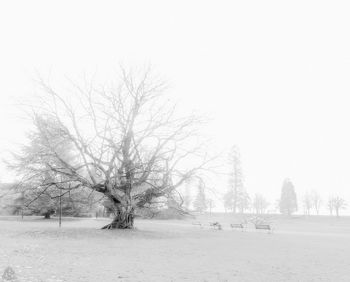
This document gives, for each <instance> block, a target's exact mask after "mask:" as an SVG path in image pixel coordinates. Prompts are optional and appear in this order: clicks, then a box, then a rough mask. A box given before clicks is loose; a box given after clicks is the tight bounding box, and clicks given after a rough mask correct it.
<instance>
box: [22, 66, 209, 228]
mask: <svg viewBox="0 0 350 282" xmlns="http://www.w3.org/2000/svg"><path fill="white" fill-rule="evenodd" d="M39 84H40V86H41V89H42V90H43V99H42V100H41V103H40V106H37V107H34V108H33V111H34V112H35V114H34V115H33V116H34V119H33V120H34V125H35V133H36V134H38V135H40V136H41V138H42V140H44V141H45V142H46V143H45V145H46V147H47V148H48V152H49V154H50V159H54V160H55V161H54V162H49V161H44V164H45V165H31V166H29V167H26V162H28V161H29V160H22V159H17V168H18V170H17V171H18V172H19V173H20V174H21V175H22V177H23V180H22V183H25V182H26V181H27V180H28V179H36V178H37V179H40V177H41V176H42V175H43V174H45V173H46V172H49V173H53V174H55V176H56V177H54V178H52V179H51V181H46V182H42V183H40V181H38V182H37V188H38V189H41V191H46V190H47V189H48V187H53V186H57V185H62V184H65V189H66V190H67V191H69V190H71V189H77V188H80V187H83V188H85V189H90V190H91V191H93V192H98V193H101V195H103V196H104V197H105V198H106V199H107V200H108V201H110V203H111V207H112V209H113V213H114V219H113V221H112V222H111V223H110V224H108V225H106V226H104V227H103V228H107V229H111V228H132V227H133V222H134V213H135V209H136V208H148V207H150V206H152V205H153V204H154V202H159V201H163V200H164V199H165V198H166V197H167V196H168V195H171V193H173V192H174V191H176V189H177V188H178V187H180V186H181V185H182V184H183V183H184V182H185V181H186V180H188V179H190V178H191V177H193V176H194V175H195V174H196V173H197V172H198V171H199V170H201V169H204V167H205V165H206V164H208V162H209V161H210V160H209V159H208V158H207V157H206V155H205V154H202V153H201V150H200V148H201V144H199V142H198V126H199V124H200V123H201V122H202V119H201V118H199V117H197V116H194V115H190V116H185V117H181V116H179V115H178V114H177V111H176V107H175V106H174V105H173V104H171V103H170V102H169V99H167V98H166V97H164V95H163V92H164V90H165V84H164V83H163V82H162V81H160V80H158V79H155V78H154V77H152V76H151V73H150V71H146V72H144V73H142V74H141V75H140V74H137V73H135V72H132V71H126V70H125V69H122V70H121V75H120V80H119V81H118V84H117V85H116V86H114V85H111V86H108V87H107V86H105V85H104V86H96V85H95V84H94V83H92V82H86V83H85V85H84V86H81V85H80V84H76V83H73V82H72V89H71V90H72V91H70V92H69V93H68V96H67V95H64V92H60V91H58V90H56V89H54V88H53V87H52V86H51V85H50V84H49V83H48V82H46V81H44V80H43V79H40V80H39ZM37 117H43V120H46V119H50V120H52V121H54V123H56V124H57V125H58V126H57V127H56V129H54V128H52V127H51V126H49V125H48V124H47V123H45V122H37V120H38V119H37ZM57 128H59V135H60V136H61V139H62V142H67V143H69V144H70V146H71V151H72V154H73V155H74V156H75V157H74V159H73V160H67V159H65V158H64V156H63V155H62V154H61V152H60V151H59V150H58V148H59V146H58V145H57V144H55V142H53V139H52V136H53V135H55V134H58V133H57V132H56V130H57ZM30 161H31V162H33V163H36V164H37V163H39V164H40V163H43V161H42V160H41V159H39V156H38V157H35V156H33V159H32V160H30ZM29 164H30V162H29ZM21 168H23V170H21ZM45 189H46V190H45Z"/></svg>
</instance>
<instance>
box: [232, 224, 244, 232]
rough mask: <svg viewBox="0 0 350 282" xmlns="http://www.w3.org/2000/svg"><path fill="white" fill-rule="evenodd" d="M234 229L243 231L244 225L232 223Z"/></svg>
mask: <svg viewBox="0 0 350 282" xmlns="http://www.w3.org/2000/svg"><path fill="white" fill-rule="evenodd" d="M230 226H231V228H232V229H241V230H242V231H243V229H244V225H243V224H242V223H231V224H230Z"/></svg>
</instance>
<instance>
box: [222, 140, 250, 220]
mask: <svg viewBox="0 0 350 282" xmlns="http://www.w3.org/2000/svg"><path fill="white" fill-rule="evenodd" d="M229 165H230V172H229V187H228V191H227V192H226V194H225V195H224V198H223V200H224V207H225V209H228V210H232V212H233V213H236V212H237V211H239V212H241V213H243V212H244V211H245V210H246V209H247V208H248V207H249V201H250V199H249V195H248V193H247V192H246V191H245V189H244V185H243V173H242V165H241V156H240V153H239V150H238V148H237V147H236V146H234V147H233V148H232V149H231V152H230V154H229Z"/></svg>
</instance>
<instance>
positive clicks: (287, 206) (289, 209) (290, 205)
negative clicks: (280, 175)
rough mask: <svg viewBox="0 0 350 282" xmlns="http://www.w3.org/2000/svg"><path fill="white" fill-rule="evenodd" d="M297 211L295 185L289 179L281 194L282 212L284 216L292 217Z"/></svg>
mask: <svg viewBox="0 0 350 282" xmlns="http://www.w3.org/2000/svg"><path fill="white" fill-rule="evenodd" d="M297 209H298V206H297V196H296V193H295V190H294V185H293V183H292V182H291V181H290V180H289V179H285V180H284V182H283V186H282V192H281V200H280V212H281V213H282V214H286V215H291V214H292V213H294V212H296V211H297Z"/></svg>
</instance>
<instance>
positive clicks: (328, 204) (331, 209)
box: [327, 197, 334, 215]
mask: <svg viewBox="0 0 350 282" xmlns="http://www.w3.org/2000/svg"><path fill="white" fill-rule="evenodd" d="M327 206H328V210H329V214H330V215H333V210H334V202H333V198H332V197H329V198H328V202H327Z"/></svg>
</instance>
